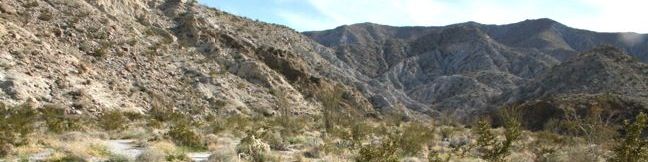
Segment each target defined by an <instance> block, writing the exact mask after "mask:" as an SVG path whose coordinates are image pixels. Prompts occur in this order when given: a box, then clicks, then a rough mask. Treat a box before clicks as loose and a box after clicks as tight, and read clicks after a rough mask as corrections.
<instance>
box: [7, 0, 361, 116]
mask: <svg viewBox="0 0 648 162" xmlns="http://www.w3.org/2000/svg"><path fill="white" fill-rule="evenodd" d="M0 11H1V12H0V49H3V50H0V65H1V68H0V88H1V89H2V90H1V91H0V100H1V101H2V102H4V103H7V104H11V105H15V104H21V103H30V104H34V105H35V106H39V105H45V104H55V105H59V106H61V107H66V108H67V109H68V110H69V111H70V112H74V113H92V112H98V111H101V110H104V109H120V110H125V111H136V112H145V111H147V110H149V109H150V108H151V107H155V106H165V107H170V108H174V109H176V110H181V111H182V112H191V113H192V114H206V113H207V114H208V113H218V114H234V113H236V114H239V113H243V114H252V113H261V114H265V115H273V114H275V112H276V110H277V109H278V108H279V107H289V108H290V109H291V110H292V112H293V113H318V111H319V109H318V107H320V106H319V99H318V97H317V94H321V93H322V92H325V91H328V90H329V89H333V87H335V86H338V87H342V92H340V93H343V94H344V95H343V96H344V98H343V99H344V100H343V105H345V106H351V105H353V106H354V107H356V108H358V109H362V110H370V107H369V106H370V105H371V104H369V103H368V101H367V99H366V98H365V97H363V95H362V94H361V93H360V92H359V91H358V90H356V89H355V88H354V87H351V86H345V85H347V84H341V83H342V82H341V81H344V82H345V83H351V82H358V81H357V80H356V79H355V78H356V77H351V76H353V74H352V72H351V70H348V69H350V68H344V67H343V66H341V65H342V62H340V61H337V62H335V59H330V58H333V53H332V51H329V50H328V49H327V48H326V47H323V46H321V45H319V44H318V43H316V42H314V41H312V40H311V39H309V38H308V37H305V36H303V35H302V34H300V33H298V32H295V31H294V30H292V29H289V28H286V27H282V26H278V25H272V24H266V23H262V22H255V21H252V20H249V19H246V18H243V17H238V16H234V15H230V14H228V13H225V12H222V11H219V10H216V9H212V8H208V7H205V6H201V5H198V4H196V3H195V2H193V1H191V2H188V1H185V0H166V1H163V0H129V1H114V0H97V1H70V0H27V1H24V0H3V1H1V3H0ZM327 57H328V58H329V59H325V58H327ZM329 60H332V61H329Z"/></svg>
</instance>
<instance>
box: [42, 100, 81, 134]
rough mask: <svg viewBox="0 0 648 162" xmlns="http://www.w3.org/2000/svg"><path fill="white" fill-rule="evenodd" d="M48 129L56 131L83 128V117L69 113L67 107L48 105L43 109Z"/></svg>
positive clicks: (43, 116)
mask: <svg viewBox="0 0 648 162" xmlns="http://www.w3.org/2000/svg"><path fill="white" fill-rule="evenodd" d="M41 113H42V114H43V115H42V118H43V119H44V120H45V125H46V126H47V130H48V131H50V132H54V133H61V132H67V131H78V130H81V128H82V127H81V124H82V123H81V122H82V120H81V118H80V117H77V116H72V115H69V114H67V113H66V112H65V109H63V108H61V107H58V106H54V105H48V106H45V107H44V108H43V109H41Z"/></svg>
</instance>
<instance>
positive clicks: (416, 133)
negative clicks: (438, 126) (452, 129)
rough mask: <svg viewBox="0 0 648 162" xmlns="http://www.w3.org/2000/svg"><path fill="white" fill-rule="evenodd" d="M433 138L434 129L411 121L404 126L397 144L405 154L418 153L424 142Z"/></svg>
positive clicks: (426, 142)
mask: <svg viewBox="0 0 648 162" xmlns="http://www.w3.org/2000/svg"><path fill="white" fill-rule="evenodd" d="M433 138H434V130H433V129H431V128H429V127H426V126H424V125H423V124H421V123H418V122H413V123H409V124H407V125H405V126H404V128H403V133H402V135H400V138H399V145H398V146H400V148H401V150H402V151H403V153H404V154H405V155H416V154H418V153H419V152H420V151H421V150H422V149H423V146H424V145H425V144H428V143H429V142H430V141H431V140H432V139H433Z"/></svg>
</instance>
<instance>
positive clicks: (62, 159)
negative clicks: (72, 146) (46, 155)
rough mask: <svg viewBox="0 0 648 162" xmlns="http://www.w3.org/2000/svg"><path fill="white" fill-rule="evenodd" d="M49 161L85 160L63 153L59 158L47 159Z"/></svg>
mask: <svg viewBox="0 0 648 162" xmlns="http://www.w3.org/2000/svg"><path fill="white" fill-rule="evenodd" d="M48 161H51V162H85V161H87V160H85V159H83V158H82V157H79V156H75V155H65V156H63V157H61V158H59V159H49V160H48Z"/></svg>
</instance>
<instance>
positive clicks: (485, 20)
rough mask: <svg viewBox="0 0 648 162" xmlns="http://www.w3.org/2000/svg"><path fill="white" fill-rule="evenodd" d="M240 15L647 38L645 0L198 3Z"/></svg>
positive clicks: (295, 23) (296, 23) (303, 22)
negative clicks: (560, 29)
mask: <svg viewBox="0 0 648 162" xmlns="http://www.w3.org/2000/svg"><path fill="white" fill-rule="evenodd" d="M199 2H200V3H202V4H205V5H208V6H211V7H215V8H218V9H220V10H224V11H227V12H229V13H232V14H236V15H239V16H245V17H248V18H251V19H257V20H260V21H264V22H269V23H276V24H282V25H286V26H289V27H291V28H294V29H296V30H298V31H313V30H325V29H332V28H335V27H337V26H341V25H348V24H355V23H363V22H372V23H378V24H384V25H392V26H444V25H449V24H456V23H462V22H467V21H475V22H479V23H482V24H509V23H515V22H519V21H523V20H526V19H538V18H550V19H553V20H556V21H558V22H561V23H563V24H565V25H567V26H570V27H575V28H580V29H587V30H593V31H598V32H637V33H648V8H646V6H648V1H645V0H199Z"/></svg>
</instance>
